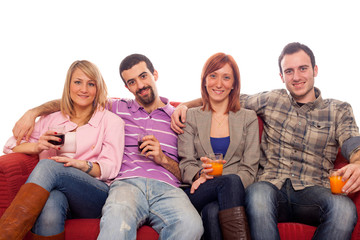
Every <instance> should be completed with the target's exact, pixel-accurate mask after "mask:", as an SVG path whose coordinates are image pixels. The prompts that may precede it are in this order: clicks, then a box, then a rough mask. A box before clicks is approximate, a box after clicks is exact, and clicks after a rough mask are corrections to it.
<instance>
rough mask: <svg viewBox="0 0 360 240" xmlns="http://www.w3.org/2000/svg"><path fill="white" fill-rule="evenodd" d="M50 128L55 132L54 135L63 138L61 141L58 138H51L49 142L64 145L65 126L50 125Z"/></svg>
mask: <svg viewBox="0 0 360 240" xmlns="http://www.w3.org/2000/svg"><path fill="white" fill-rule="evenodd" d="M48 130H49V131H52V132H54V134H52V135H53V136H55V137H58V138H61V142H59V141H57V140H49V141H48V142H49V143H51V144H53V145H57V146H63V145H64V142H65V126H50V127H49V128H48Z"/></svg>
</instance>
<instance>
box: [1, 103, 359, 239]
mask: <svg viewBox="0 0 360 240" xmlns="http://www.w3.org/2000/svg"><path fill="white" fill-rule="evenodd" d="M176 104H178V103H176V102H175V103H174V105H176ZM259 120H260V119H259ZM259 126H260V135H261V133H262V129H263V126H262V121H259ZM37 162H38V157H37V156H29V155H25V154H20V153H12V154H8V155H3V156H0V216H1V215H2V214H3V213H4V211H5V210H6V208H7V207H8V206H9V205H10V203H11V201H12V199H13V198H14V197H15V195H16V193H17V191H18V190H19V188H20V186H21V185H22V184H24V182H25V181H26V179H27V178H28V176H29V174H30V173H31V171H32V169H33V168H34V167H35V165H36V164H37ZM346 164H347V160H346V159H345V158H344V157H343V156H342V155H341V153H340V152H339V154H338V156H337V159H336V162H335V168H340V167H342V166H344V165H346ZM359 194H360V193H359V192H358V193H356V194H352V195H351V196H350V198H351V199H352V200H353V201H354V203H355V205H356V207H357V212H358V216H360V212H359V210H360V196H359ZM99 222H100V220H99V219H72V220H67V221H66V223H65V238H66V239H67V240H75V239H77V240H78V239H86V240H91V239H94V240H95V239H96V238H97V235H98V233H99ZM278 227H279V232H280V237H281V239H283V240H307V239H311V238H312V235H313V234H314V232H315V230H316V228H315V227H312V226H308V225H305V224H300V223H279V224H278ZM28 237H29V236H26V237H25V239H29V238H28ZM158 238H159V235H158V234H157V232H156V231H155V230H153V229H152V228H151V227H149V226H142V227H141V228H139V229H138V234H137V240H155V239H158ZM351 239H352V240H360V226H359V221H358V223H357V224H356V226H355V229H354V232H353V234H352V238H351Z"/></svg>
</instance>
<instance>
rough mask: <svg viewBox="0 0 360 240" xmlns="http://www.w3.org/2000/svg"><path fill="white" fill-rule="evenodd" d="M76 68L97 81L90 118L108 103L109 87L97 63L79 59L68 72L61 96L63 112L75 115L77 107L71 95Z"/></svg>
mask: <svg viewBox="0 0 360 240" xmlns="http://www.w3.org/2000/svg"><path fill="white" fill-rule="evenodd" d="M76 69H80V70H81V71H83V72H84V73H85V75H86V76H87V77H88V78H90V79H91V80H94V81H95V82H96V95H95V99H94V102H93V104H92V111H91V113H90V114H89V116H88V118H89V119H90V118H91V116H92V115H93V113H94V112H95V111H96V109H97V108H100V109H104V108H105V107H106V105H107V102H108V101H107V96H108V93H107V87H106V84H105V81H104V79H103V77H102V75H101V73H100V71H99V69H98V68H97V67H96V65H95V64H93V63H91V62H89V61H87V60H81V61H80V60H78V61H75V62H73V63H72V64H71V66H70V67H69V70H68V71H67V74H66V79H65V84H64V90H63V95H62V98H61V103H60V109H61V112H62V114H66V115H69V116H74V114H75V109H74V105H73V101H72V99H71V97H70V83H71V77H72V75H73V73H74V71H75V70H76Z"/></svg>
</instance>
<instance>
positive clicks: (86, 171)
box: [84, 161, 94, 173]
mask: <svg viewBox="0 0 360 240" xmlns="http://www.w3.org/2000/svg"><path fill="white" fill-rule="evenodd" d="M85 162H86V168H85V171H84V172H85V173H90V172H91V170H92V169H93V167H94V165H93V163H92V162H90V161H85Z"/></svg>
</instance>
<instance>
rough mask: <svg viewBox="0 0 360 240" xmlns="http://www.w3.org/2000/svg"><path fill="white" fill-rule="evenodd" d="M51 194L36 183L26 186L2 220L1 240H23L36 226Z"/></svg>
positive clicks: (0, 220)
mask: <svg viewBox="0 0 360 240" xmlns="http://www.w3.org/2000/svg"><path fill="white" fill-rule="evenodd" d="M48 197H49V192H48V191H47V190H46V189H44V188H42V187H40V186H39V185H37V184H35V183H26V184H24V185H23V186H22V187H21V188H20V190H19V192H18V193H17V194H16V196H15V198H14V200H13V201H12V202H11V204H10V206H9V207H8V208H7V209H6V211H5V212H4V214H3V215H2V217H1V219H0V240H8V239H12V240H17V239H19V240H21V239H23V238H24V236H25V235H26V233H27V232H28V231H29V230H30V229H31V228H32V226H33V225H34V223H35V221H36V218H37V217H38V216H39V214H40V212H41V210H42V209H43V207H44V205H45V203H46V200H47V199H48Z"/></svg>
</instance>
